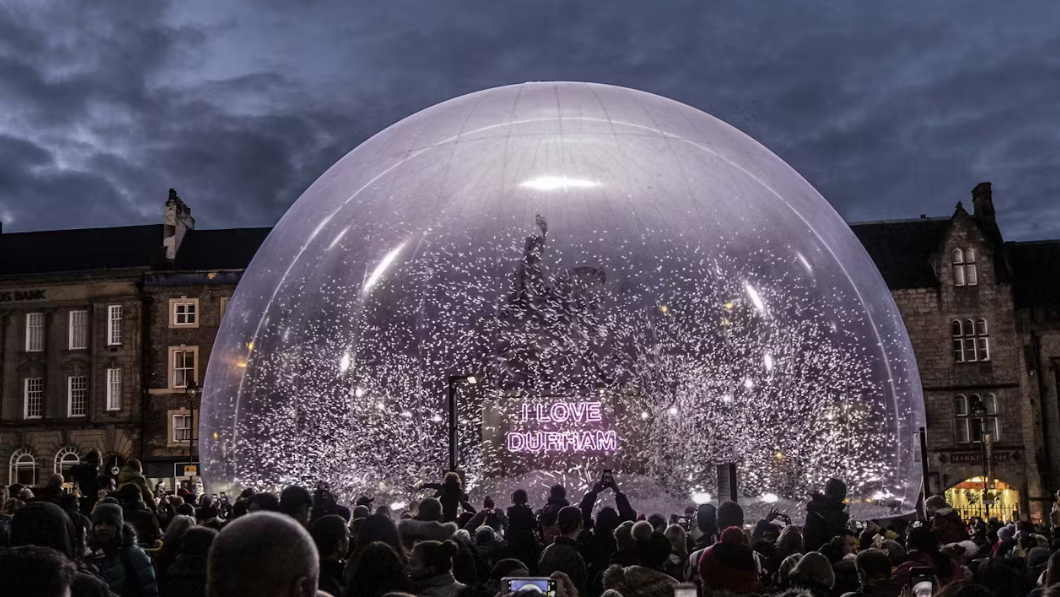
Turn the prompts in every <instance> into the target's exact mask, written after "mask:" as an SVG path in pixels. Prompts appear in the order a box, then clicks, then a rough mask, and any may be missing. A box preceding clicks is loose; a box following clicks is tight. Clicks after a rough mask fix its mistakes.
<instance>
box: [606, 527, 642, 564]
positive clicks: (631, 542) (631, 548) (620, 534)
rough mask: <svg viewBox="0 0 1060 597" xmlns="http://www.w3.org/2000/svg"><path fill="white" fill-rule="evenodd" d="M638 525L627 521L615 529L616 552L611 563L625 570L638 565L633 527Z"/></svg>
mask: <svg viewBox="0 0 1060 597" xmlns="http://www.w3.org/2000/svg"><path fill="white" fill-rule="evenodd" d="M634 526H636V523H635V522H633V521H632V520H626V521H624V522H622V524H620V525H618V527H617V528H615V547H616V548H617V551H615V553H614V555H612V556H611V563H612V564H618V565H619V566H622V567H623V568H625V567H626V566H633V565H634V564H636V563H637V541H636V540H635V539H633V527H634Z"/></svg>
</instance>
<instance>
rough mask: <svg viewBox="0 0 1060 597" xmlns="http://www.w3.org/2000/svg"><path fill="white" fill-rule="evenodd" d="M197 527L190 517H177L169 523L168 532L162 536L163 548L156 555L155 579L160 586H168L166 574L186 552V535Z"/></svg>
mask: <svg viewBox="0 0 1060 597" xmlns="http://www.w3.org/2000/svg"><path fill="white" fill-rule="evenodd" d="M193 526H195V519H194V518H192V517H190V516H180V515H178V516H175V517H173V520H171V521H169V526H167V527H166V532H165V533H164V534H163V535H162V546H161V547H159V548H158V551H156V552H155V554H154V562H155V579H156V580H157V581H158V586H160V587H162V586H165V584H166V574H167V572H168V570H169V567H170V566H172V565H173V562H176V561H177V556H179V555H180V554H181V552H182V551H183V550H184V534H185V533H186V532H187V531H188V529H190V528H192V527H193Z"/></svg>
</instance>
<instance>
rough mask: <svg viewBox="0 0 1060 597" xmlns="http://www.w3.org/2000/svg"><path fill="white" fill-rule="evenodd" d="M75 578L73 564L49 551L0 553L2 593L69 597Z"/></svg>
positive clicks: (24, 548) (27, 549) (22, 549)
mask: <svg viewBox="0 0 1060 597" xmlns="http://www.w3.org/2000/svg"><path fill="white" fill-rule="evenodd" d="M75 574H76V569H75V568H74V565H73V563H72V562H70V560H68V559H67V558H66V556H64V555H63V554H61V553H59V552H58V551H56V550H54V549H51V548H49V547H40V546H38V545H22V546H19V547H12V548H9V549H4V550H0V591H2V592H3V593H4V594H5V595H7V594H10V595H26V596H27V597H28V596H30V595H32V596H33V597H69V595H70V594H71V592H70V587H71V585H72V584H73V582H74V576H75Z"/></svg>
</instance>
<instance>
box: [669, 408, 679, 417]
mask: <svg viewBox="0 0 1060 597" xmlns="http://www.w3.org/2000/svg"><path fill="white" fill-rule="evenodd" d="M669 413H670V414H671V415H676V414H677V407H676V406H671V407H670V410H669Z"/></svg>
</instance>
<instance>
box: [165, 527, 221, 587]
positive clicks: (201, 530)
mask: <svg viewBox="0 0 1060 597" xmlns="http://www.w3.org/2000/svg"><path fill="white" fill-rule="evenodd" d="M216 537H217V531H215V530H213V529H208V528H206V527H192V528H190V529H188V530H187V532H185V533H184V550H183V551H182V552H181V554H180V555H179V556H177V559H176V561H175V562H173V565H172V566H170V567H169V570H168V571H167V572H166V583H165V585H164V586H163V587H162V597H206V566H207V562H208V561H207V555H208V554H209V552H210V546H211V545H213V540H214V539H215V538H216Z"/></svg>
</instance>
